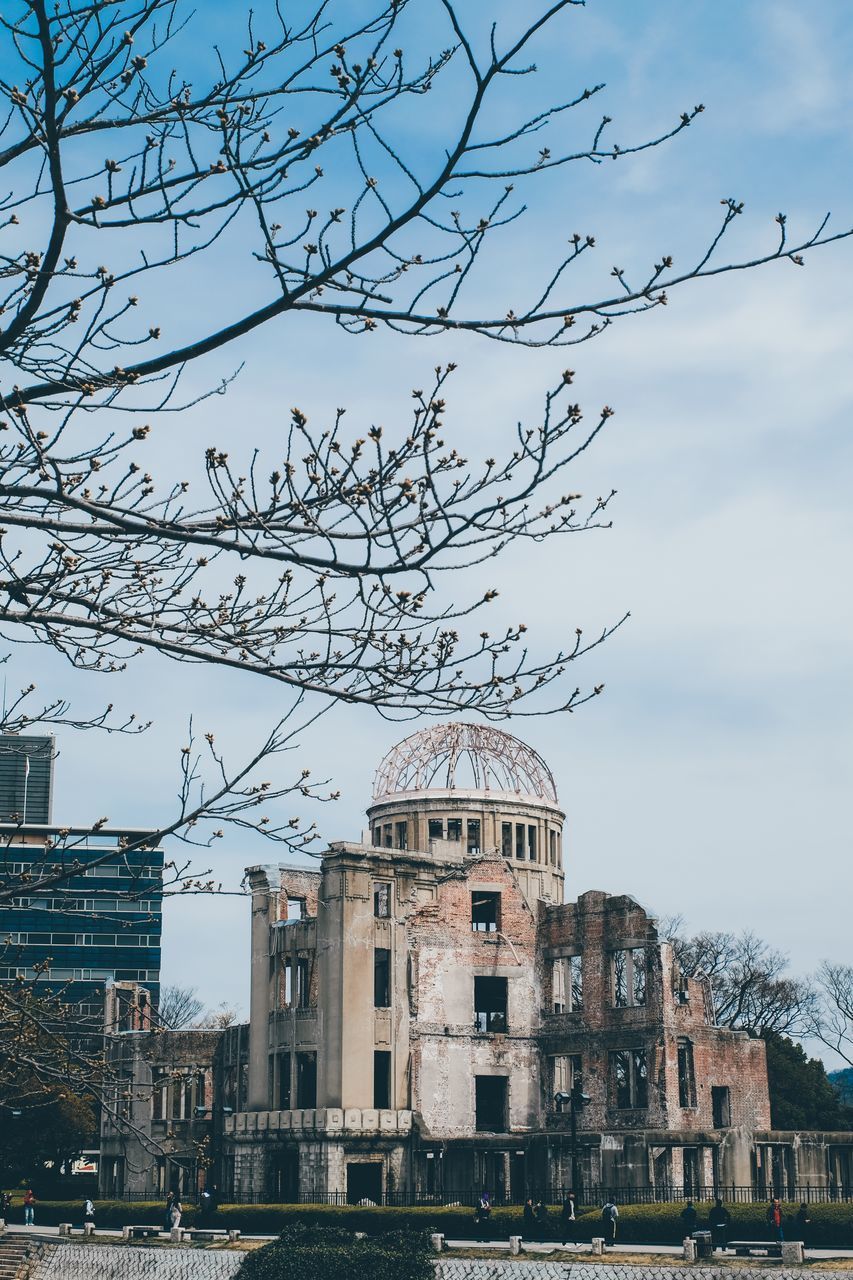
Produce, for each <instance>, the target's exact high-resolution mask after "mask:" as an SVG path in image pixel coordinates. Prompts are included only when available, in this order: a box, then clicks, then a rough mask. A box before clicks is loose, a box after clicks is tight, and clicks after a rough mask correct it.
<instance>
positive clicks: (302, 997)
mask: <svg viewBox="0 0 853 1280" xmlns="http://www.w3.org/2000/svg"><path fill="white" fill-rule="evenodd" d="M310 1002H311V970H310V968H309V965H308V961H307V960H306V959H299V960H297V961H296V1007H297V1009H307V1008H308V1005H309V1004H310Z"/></svg>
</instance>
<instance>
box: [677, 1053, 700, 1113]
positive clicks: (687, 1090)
mask: <svg viewBox="0 0 853 1280" xmlns="http://www.w3.org/2000/svg"><path fill="white" fill-rule="evenodd" d="M678 1105H679V1106H680V1107H695V1106H696V1072H695V1070H694V1067H693V1045H692V1044H691V1043H690V1041H689V1040H679V1042H678Z"/></svg>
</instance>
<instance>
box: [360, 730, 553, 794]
mask: <svg viewBox="0 0 853 1280" xmlns="http://www.w3.org/2000/svg"><path fill="white" fill-rule="evenodd" d="M471 787H473V789H474V790H477V791H502V792H510V793H515V794H517V795H525V796H533V797H535V798H536V799H538V800H544V801H545V802H546V803H548V804H556V803H557V788H556V785H555V783H554V776H553V774H552V773H551V770H550V769H549V768H548V766H547V764H546V763H545V761H544V760H543V759H542V757H541V756H540V755H539V754H538V752H536V751H534V750H533V748H532V747H528V746H527V744H526V743H525V742H520V741H519V740H518V738H513V737H512V735H511V734H509V733H504V732H503V731H502V730H501V729H494V728H492V726H491V725H479V724H455V723H451V724H438V725H432V726H430V728H428V729H421V730H420V731H419V732H418V733H413V734H412V735H411V737H409V738H405V739H404V740H403V741H402V742H398V743H397V745H396V747H392V749H391V750H390V751H389V752H388V754H387V756H386V757H385V759H384V760H383V761H382V763H381V764H380V766H379V768H378V769H377V770H376V777H375V779H374V783H373V800H374V803H375V802H376V801H378V800H384V799H387V798H388V797H389V796H392V795H395V794H397V793H398V792H403V791H435V790H439V791H454V790H457V789H468V788H471Z"/></svg>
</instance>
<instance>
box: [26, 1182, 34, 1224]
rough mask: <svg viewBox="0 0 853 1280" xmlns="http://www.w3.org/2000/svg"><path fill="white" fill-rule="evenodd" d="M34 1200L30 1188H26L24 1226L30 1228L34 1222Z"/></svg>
mask: <svg viewBox="0 0 853 1280" xmlns="http://www.w3.org/2000/svg"><path fill="white" fill-rule="evenodd" d="M35 1208H36V1198H35V1196H34V1195H33V1189H32V1187H28V1188H27V1190H26V1191H25V1192H24V1226H25V1227H31V1226H33V1223H34V1222H35Z"/></svg>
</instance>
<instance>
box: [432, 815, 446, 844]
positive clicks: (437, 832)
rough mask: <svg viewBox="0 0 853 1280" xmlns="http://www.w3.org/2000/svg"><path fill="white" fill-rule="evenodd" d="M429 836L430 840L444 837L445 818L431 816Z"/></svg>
mask: <svg viewBox="0 0 853 1280" xmlns="http://www.w3.org/2000/svg"><path fill="white" fill-rule="evenodd" d="M429 838H430V840H443V839H444V819H443V818H430V820H429Z"/></svg>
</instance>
